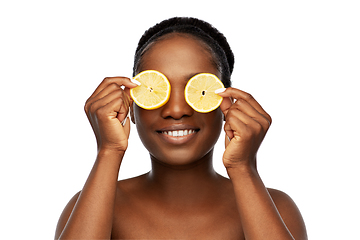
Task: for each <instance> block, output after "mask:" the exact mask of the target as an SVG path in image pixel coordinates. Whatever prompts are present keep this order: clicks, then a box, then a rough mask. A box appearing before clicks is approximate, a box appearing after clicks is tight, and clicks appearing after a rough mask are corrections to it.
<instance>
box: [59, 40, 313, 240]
mask: <svg viewBox="0 0 360 240" xmlns="http://www.w3.org/2000/svg"><path fill="white" fill-rule="evenodd" d="M150 69H151V70H157V71H160V72H162V73H164V74H165V75H166V76H167V77H168V79H169V81H170V84H171V87H172V91H171V95H170V100H169V102H168V103H167V104H166V105H164V106H163V107H161V108H158V109H155V110H144V109H142V108H139V107H138V106H137V105H135V104H132V101H131V99H130V98H129V97H128V92H129V89H130V88H132V87H135V86H136V85H135V84H133V83H132V82H130V79H128V78H123V77H115V78H106V79H105V80H104V81H103V82H102V83H101V84H100V85H99V87H98V88H97V89H96V90H95V92H94V93H93V95H92V96H91V97H90V98H89V99H88V101H87V103H86V105H85V111H86V113H87V115H88V118H89V121H90V123H91V125H92V127H93V129H94V132H95V135H96V138H97V142H98V156H97V159H96V161H95V164H94V167H93V169H92V171H91V173H90V175H89V178H88V180H87V182H86V183H85V185H84V188H83V189H82V191H81V192H80V193H78V194H76V195H75V196H74V197H73V199H71V200H70V202H69V203H68V205H67V206H66V208H65V209H64V211H63V214H62V215H61V217H60V220H59V223H58V226H57V230H56V234H55V238H56V239H69V238H73V239H74V238H75V239H76V238H82V239H91V238H92V239H94V238H98V239H111V238H112V239H277V240H279V239H307V237H306V230H305V226H304V222H303V220H302V217H301V214H300V212H299V210H298V209H297V207H296V205H295V203H294V202H293V201H292V200H291V198H290V197H288V196H287V195H286V194H284V193H283V192H280V191H278V190H274V189H267V188H266V187H265V186H264V184H263V183H262V181H261V178H260V176H259V174H258V173H257V170H256V153H257V151H258V148H259V146H260V144H261V142H262V140H263V138H264V137H265V134H266V132H267V130H268V128H269V126H270V124H271V118H270V116H269V115H268V114H267V113H266V112H265V111H264V110H263V109H262V107H261V106H260V105H259V104H258V103H257V102H256V100H255V99H254V98H252V97H251V95H250V94H247V93H245V92H243V91H241V90H238V89H235V88H228V89H227V90H226V91H224V92H222V93H219V95H221V96H223V97H224V100H223V103H222V104H221V106H220V108H218V109H216V110H214V111H212V112H210V113H206V114H203V113H198V112H196V111H194V110H193V109H192V108H191V107H190V106H189V105H188V104H187V103H186V102H185V98H184V88H185V85H186V83H187V81H188V80H189V79H190V78H191V77H192V76H194V75H195V74H197V73H201V72H207V73H213V74H215V75H218V76H220V74H219V72H218V70H217V68H216V66H214V64H213V61H212V55H211V54H210V53H209V52H208V50H207V49H206V48H205V47H204V45H203V43H201V42H200V41H198V40H196V39H194V38H192V37H189V36H185V35H181V34H174V35H173V36H171V37H170V38H166V39H164V40H161V41H159V42H156V43H155V44H154V45H153V46H151V48H150V49H149V50H148V51H147V52H146V54H145V55H144V56H143V59H142V64H141V67H140V69H139V71H143V70H150ZM120 86H125V90H122V89H121V88H120ZM230 99H234V101H231V100H230ZM233 102H235V103H233ZM129 106H131V108H132V110H131V116H132V120H133V122H134V123H135V124H136V127H137V129H138V132H139V136H140V138H141V140H142V142H143V144H144V146H145V147H146V148H147V150H148V151H149V153H150V158H151V163H152V169H151V171H150V172H149V173H147V174H144V175H141V176H138V177H135V178H132V179H127V180H123V181H117V178H118V172H119V168H120V166H121V162H122V158H123V156H124V153H125V151H126V148H127V145H128V142H127V139H128V136H129V131H130V121H127V122H126V123H125V125H124V126H122V124H121V122H122V121H123V119H124V118H125V117H126V115H127V111H128V109H129ZM224 116H225V124H224V130H225V132H226V135H227V139H229V140H226V142H225V145H226V150H225V152H224V156H223V163H224V166H225V167H226V169H227V172H228V175H229V178H230V179H228V178H224V177H222V176H220V175H219V174H217V173H216V172H215V171H214V168H213V166H212V161H213V159H212V157H213V149H214V145H215V143H216V141H217V140H218V138H219V134H220V132H221V130H222V123H223V119H224ZM184 129H192V130H193V131H194V132H193V133H192V134H190V135H187V136H185V137H182V138H176V137H169V136H168V135H165V134H164V132H165V131H174V130H184ZM215 160H216V159H215Z"/></svg>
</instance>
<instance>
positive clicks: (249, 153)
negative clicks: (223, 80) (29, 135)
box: [219, 87, 272, 169]
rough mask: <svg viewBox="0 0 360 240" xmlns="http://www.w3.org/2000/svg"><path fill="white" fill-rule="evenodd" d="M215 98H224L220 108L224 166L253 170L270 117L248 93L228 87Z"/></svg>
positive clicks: (269, 123)
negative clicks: (222, 119) (224, 137)
mask: <svg viewBox="0 0 360 240" xmlns="http://www.w3.org/2000/svg"><path fill="white" fill-rule="evenodd" d="M219 95H220V96H222V97H223V98H224V99H223V102H222V103H221V105H220V108H221V110H222V112H223V113H224V116H225V125H224V130H225V133H226V136H227V137H226V138H228V139H226V140H225V147H226V148H225V152H224V155H223V163H224V165H225V167H226V168H227V169H229V168H233V167H238V166H245V167H250V168H256V153H257V151H258V149H259V147H260V144H261V142H262V141H263V139H264V137H265V134H266V133H267V131H268V129H269V127H270V125H271V121H272V120H271V117H270V115H269V114H267V113H266V112H265V110H264V109H263V108H262V107H261V106H260V104H259V103H258V102H257V101H256V100H255V99H254V98H253V97H252V96H251V95H250V94H248V93H246V92H244V91H241V90H239V89H236V88H231V87H230V88H227V89H226V90H225V91H224V92H222V93H219ZM229 140H230V141H229Z"/></svg>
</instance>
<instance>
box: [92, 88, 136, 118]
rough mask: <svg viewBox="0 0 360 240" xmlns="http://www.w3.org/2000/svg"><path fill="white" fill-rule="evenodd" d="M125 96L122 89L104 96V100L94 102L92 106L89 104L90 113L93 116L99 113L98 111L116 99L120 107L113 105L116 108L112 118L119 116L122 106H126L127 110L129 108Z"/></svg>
mask: <svg viewBox="0 0 360 240" xmlns="http://www.w3.org/2000/svg"><path fill="white" fill-rule="evenodd" d="M123 94H124V93H123V90H122V89H118V90H115V91H113V92H111V93H109V94H108V95H106V96H104V97H103V98H101V99H98V100H96V101H94V102H92V103H91V104H89V106H88V111H90V113H91V114H94V113H96V112H97V110H98V109H100V108H102V107H104V106H106V105H107V104H109V103H110V102H112V101H114V100H115V99H118V101H117V102H118V105H116V106H114V105H112V106H114V108H113V109H111V113H112V116H117V114H118V112H119V110H120V109H121V105H126V107H125V108H129V105H128V102H127V101H126V100H124V97H123ZM109 113H110V112H109ZM109 113H108V114H109ZM125 113H127V112H125ZM123 119H124V117H123V118H122V120H123Z"/></svg>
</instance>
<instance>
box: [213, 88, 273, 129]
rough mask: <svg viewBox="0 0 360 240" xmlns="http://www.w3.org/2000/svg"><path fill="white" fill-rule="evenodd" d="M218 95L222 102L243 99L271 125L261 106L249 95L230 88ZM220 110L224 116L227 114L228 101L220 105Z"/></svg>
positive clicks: (268, 116) (269, 118)
mask: <svg viewBox="0 0 360 240" xmlns="http://www.w3.org/2000/svg"><path fill="white" fill-rule="evenodd" d="M218 94H219V96H221V97H223V98H224V100H225V98H233V99H235V100H239V99H243V100H244V101H246V102H248V103H249V104H250V105H251V106H252V107H253V108H255V109H256V110H257V111H258V112H259V113H261V114H262V115H263V116H264V117H265V118H266V119H267V120H268V122H269V123H271V121H272V120H271V117H270V115H269V114H268V113H267V112H266V111H265V110H264V109H263V108H262V107H261V105H260V104H259V103H258V102H257V101H256V100H255V99H254V97H253V96H252V95H251V94H249V93H247V92H244V91H241V90H239V89H236V88H231V87H229V88H227V89H226V90H225V91H224V92H221V93H218ZM224 100H223V102H224ZM220 108H221V110H222V111H223V113H224V114H225V113H227V111H228V110H229V108H230V106H229V101H225V103H224V105H223V106H221V105H220Z"/></svg>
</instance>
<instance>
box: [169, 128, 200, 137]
mask: <svg viewBox="0 0 360 240" xmlns="http://www.w3.org/2000/svg"><path fill="white" fill-rule="evenodd" d="M194 132H195V130H187V129H186V130H178V131H164V132H162V133H163V134H165V135H169V136H173V137H183V136H186V135H189V134H192V133H194Z"/></svg>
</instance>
